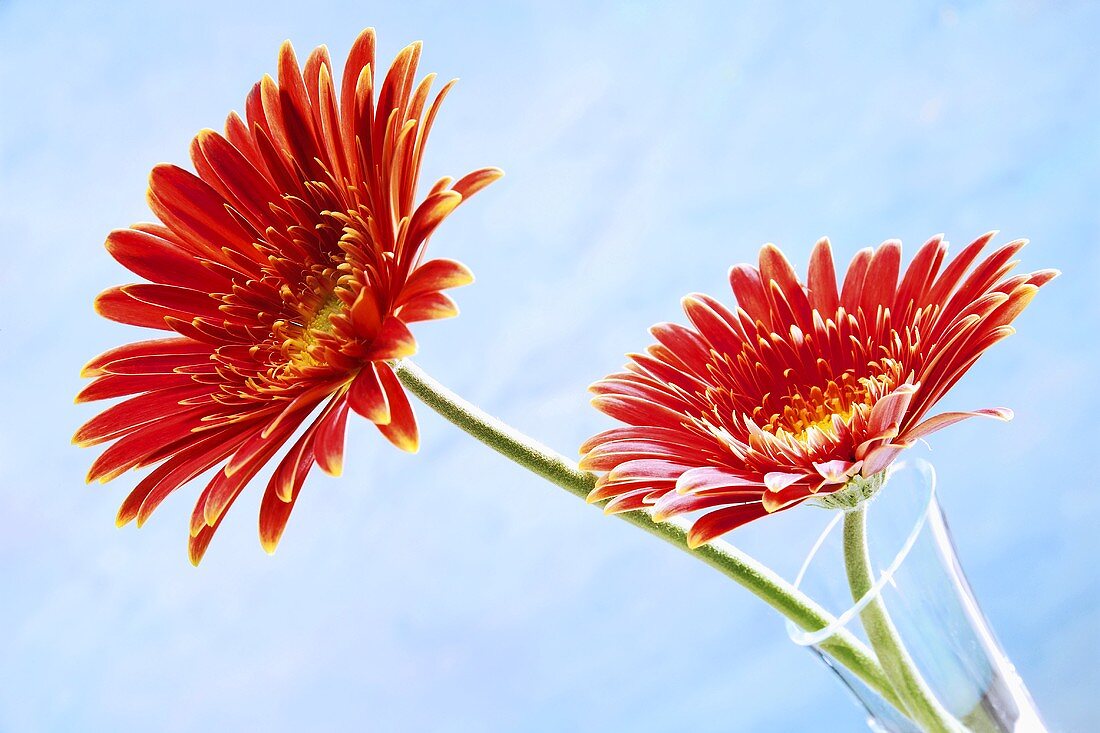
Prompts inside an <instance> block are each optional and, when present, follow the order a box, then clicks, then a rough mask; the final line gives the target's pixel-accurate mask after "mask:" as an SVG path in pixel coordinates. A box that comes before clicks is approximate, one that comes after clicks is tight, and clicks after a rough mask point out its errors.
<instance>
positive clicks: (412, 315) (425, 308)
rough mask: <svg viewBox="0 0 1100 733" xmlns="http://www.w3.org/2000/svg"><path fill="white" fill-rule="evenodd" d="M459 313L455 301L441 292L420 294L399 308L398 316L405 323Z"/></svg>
mask: <svg viewBox="0 0 1100 733" xmlns="http://www.w3.org/2000/svg"><path fill="white" fill-rule="evenodd" d="M457 315H458V306H457V305H455V302H454V301H453V300H451V299H450V298H449V297H448V296H446V295H444V294H443V293H439V292H435V293H424V294H423V295H418V296H416V297H415V298H412V299H411V300H409V301H408V302H407V303H405V304H404V305H403V306H401V307H400V308H398V309H397V316H398V317H399V318H400V319H401V320H402V321H404V322H405V323H413V322H415V321H433V320H436V319H439V318H454V317H455V316H457Z"/></svg>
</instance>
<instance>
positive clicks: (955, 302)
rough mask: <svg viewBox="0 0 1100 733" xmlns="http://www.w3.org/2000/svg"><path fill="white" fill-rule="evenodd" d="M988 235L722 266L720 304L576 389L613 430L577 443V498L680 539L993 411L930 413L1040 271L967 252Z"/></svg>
mask: <svg viewBox="0 0 1100 733" xmlns="http://www.w3.org/2000/svg"><path fill="white" fill-rule="evenodd" d="M992 238H993V234H987V235H985V236H983V237H980V238H979V239H978V240H976V241H975V242H973V243H972V244H970V245H969V246H967V247H966V248H964V249H963V250H962V251H961V252H960V253H959V254H958V255H956V256H955V257H954V258H953V259H951V260H949V261H948V260H947V243H946V242H945V241H944V240H943V238H942V237H934V238H932V239H931V240H929V241H928V242H927V243H926V244H925V245H924V246H923V247H921V248H920V249H919V250H918V251H917V253H916V255H915V256H914V258H913V260H912V262H911V263H910V264H909V265H908V267H907V268H905V269H904V270H903V269H902V267H901V244H900V242H897V241H887V242H885V243H883V244H882V245H880V246H879V247H878V248H876V249H870V248H868V249H864V250H862V251H860V252H859V253H857V254H856V256H855V258H854V259H853V260H852V263H851V264H850V265H849V267H848V270H847V272H846V273H844V277H843V280H842V281H839V282H838V279H837V275H836V272H835V268H834V264H833V257H832V252H831V249H830V246H829V242H828V240H826V239H822V240H821V241H819V242H818V243H817V245H816V247H815V248H814V250H813V254H812V256H811V258H810V264H809V272H808V274H807V278H806V281H805V282H802V281H801V280H799V278H798V277H797V275H796V274H795V271H794V269H793V268H792V267H791V264H790V263H789V262H788V261H787V259H786V257H784V255H783V254H782V252H780V251H779V249H777V248H776V247H775V246H773V245H766V246H765V247H764V248H763V249H762V250H761V252H760V262H759V266H758V267H753V266H751V265H738V266H736V267H734V268H732V269H731V271H730V284H731V286H732V288H733V293H734V296H735V297H736V300H737V307H736V308H735V309H734V310H730V309H729V308H727V307H726V306H724V305H723V304H722V303H720V302H719V301H717V300H715V299H714V298H711V297H709V296H707V295H702V294H694V295H690V296H688V297H686V298H684V300H683V306H684V312H685V313H686V314H687V318H688V321H689V322H690V324H691V325H689V326H683V325H677V324H671V323H666V324H660V325H657V326H654V327H653V329H651V331H652V334H653V336H654V337H655V338H656V340H657V343H656V344H654V345H652V346H650V347H649V348H648V349H647V350H646V351H645V353H640V354H630V355H629V359H630V361H629V363H628V364H627V366H626V368H625V370H624V371H622V372H619V373H617V374H612V375H610V376H608V377H607V378H605V379H603V380H601V381H599V382H597V383H596V384H595V385H593V387H592V391H593V392H594V393H595V395H596V397H595V398H594V399H593V404H594V405H595V407H596V408H597V409H599V410H600V411H602V412H604V413H606V414H607V415H609V416H611V417H613V418H615V419H616V420H619V421H621V422H623V423H625V426H623V427H616V428H613V429H611V430H608V431H606V432H603V433H600V434H599V435H596V436H594V437H593V438H591V439H590V440H589V441H587V442H586V443H585V444H584V445H583V446H582V447H581V452H582V454H584V457H583V459H582V461H581V466H582V467H583V468H586V469H589V470H593V471H599V472H604V473H603V474H602V475H601V476H600V478H599V482H598V484H597V486H596V488H595V489H594V490H593V491H592V493H591V495H590V496H589V500H590V501H607V504H606V509H607V511H609V512H623V511H631V510H637V509H648V510H650V511H651V512H652V514H653V516H654V517H655V518H656V519H658V520H663V519H666V518H669V517H673V516H676V515H680V514H687V513H697V518H696V519H695V521H694V523H693V526H692V529H691V531H690V533H689V538H688V539H689V542H690V543H691V544H692V545H693V546H697V545H699V544H702V543H705V542H707V541H709V540H711V539H714V538H715V537H718V536H719V535H721V534H724V533H725V532H728V531H730V530H732V529H734V528H736V527H738V526H740V525H742V524H744V523H746V522H749V521H752V520H754V519H757V518H760V517H763V516H765V515H767V514H769V513H772V512H776V511H780V510H783V509H787V508H789V507H792V506H795V505H797V504H799V503H801V502H803V501H805V500H806V499H809V498H810V497H813V496H815V495H823V494H828V493H832V492H835V491H837V490H839V489H841V488H843V487H844V486H845V484H847V482H848V481H849V480H850V479H852V478H853V477H856V476H863V477H867V476H872V475H874V474H876V473H878V472H880V471H882V470H883V469H885V468H886V467H887V466H888V465H889V464H890V462H891V461H893V460H894V459H895V458H896V457H897V455H898V453H900V452H901V451H902V450H904V449H905V448H906V447H908V446H910V445H912V444H913V443H914V442H915V441H917V440H919V439H921V438H923V437H924V436H927V435H928V434H930V433H932V432H934V431H936V430H939V429H941V428H944V427H947V426H948V425H951V424H953V423H955V422H958V421H959V420H963V419H965V418H968V417H971V416H978V415H984V416H988V417H994V418H1000V419H1003V420H1007V419H1009V418H1011V412H1010V411H1009V410H1007V409H1004V408H996V409H984V410H975V411H972V412H944V413H940V414H936V415H933V416H930V417H929V416H928V413H929V412H930V410H931V409H932V407H933V406H934V405H935V404H936V403H937V402H938V401H939V400H940V399H941V398H942V397H943V396H944V394H946V393H947V391H948V390H949V389H951V387H952V386H953V385H954V384H955V383H956V382H957V381H958V380H959V378H961V377H962V375H963V374H965V373H966V371H967V370H968V369H970V367H971V366H973V365H974V362H975V361H977V360H978V358H979V357H980V356H981V355H982V354H983V353H984V352H985V351H986V349H988V348H989V347H991V346H992V345H993V344H995V343H997V342H998V341H1000V340H1001V339H1003V338H1005V337H1006V336H1008V335H1010V334H1011V333H1013V328H1012V326H1011V325H1010V324H1011V323H1012V321H1013V320H1014V319H1015V318H1016V316H1018V315H1019V314H1020V312H1021V311H1023V309H1024V308H1025V307H1026V306H1027V304H1028V303H1029V302H1030V301H1031V299H1032V298H1033V297H1034V295H1035V293H1036V291H1037V290H1038V289H1039V287H1040V286H1042V285H1043V284H1044V283H1046V282H1048V281H1050V280H1051V279H1053V278H1054V277H1055V276H1056V275H1057V272H1056V271H1053V270H1044V271H1039V272H1034V273H1029V274H1021V275H1013V274H1012V270H1013V268H1014V266H1015V265H1016V262H1015V261H1014V259H1013V258H1014V257H1015V255H1016V253H1017V252H1018V251H1019V250H1020V248H1021V247H1023V246H1024V244H1025V242H1024V241H1023V240H1018V241H1014V242H1010V243H1008V244H1006V245H1004V246H1003V247H1001V248H999V249H997V250H995V251H994V252H992V253H991V254H988V255H987V256H985V257H984V258H982V257H981V254H982V251H983V250H984V249H985V248H986V246H987V245H988V244H989V242H990V241H991V240H992Z"/></svg>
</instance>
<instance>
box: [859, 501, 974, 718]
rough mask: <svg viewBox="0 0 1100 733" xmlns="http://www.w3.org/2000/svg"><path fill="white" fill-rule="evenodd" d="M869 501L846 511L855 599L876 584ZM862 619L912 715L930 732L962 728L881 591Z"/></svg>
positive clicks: (894, 685) (891, 681)
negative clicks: (935, 691)
mask: <svg viewBox="0 0 1100 733" xmlns="http://www.w3.org/2000/svg"><path fill="white" fill-rule="evenodd" d="M867 505H868V502H866V501H864V502H862V503H861V504H859V505H858V506H857V507H856V508H854V509H850V510H848V511H847V512H846V513H845V514H844V565H845V567H846V569H847V571H848V586H849V588H850V589H851V591H852V600H853V601H855V602H857V603H858V602H859V600H860V599H861V598H863V597H864V596H865V595H867V593H868V592H870V591H871V588H872V586H873V585H874V569H873V567H872V566H871V559H870V557H869V554H868V546H867ZM860 620H861V621H862V622H863V629H864V631H866V632H867V638H868V639H869V640H870V642H871V647H872V648H873V649H874V650H875V654H876V655H877V656H878V659H879V661H880V662H881V663H882V669H883V671H884V672H885V673H886V676H887V678H889V680H890V683H891V684H892V685H893V688H894V689H895V690H896V691H897V693H898V696H899V697H900V698H901V700H902V702H903V704H904V705H905V708H904V709H905V710H908V711H909V712H908V714H909V717H911V718H912V719H913V720H914V721H916V722H917V723H918V724H919V725H920V726H921V727H922V728H923V729H924V730H926V731H929V732H930V733H955V731H961V730H963V728H962V727H961V726H960V725H959V723H958V722H957V721H956V720H955V719H954V718H953V717H951V714H950V713H949V712H947V711H946V710H945V709H944V708H943V706H942V705H940V703H939V701H938V700H937V699H936V696H935V695H934V694H933V693H932V691H931V690H930V689H928V685H927V684H926V683H925V681H924V679H923V678H922V677H921V675H920V672H919V671H918V670H917V667H916V664H915V663H914V662H913V659H912V657H910V656H909V652H907V651H906V649H905V645H904V644H903V643H902V640H901V636H900V635H899V634H898V630H897V628H895V626H894V623H893V621H891V620H890V615H889V614H888V613H887V612H886V604H884V603H883V601H882V597H881V595H876V596H875V597H874V598H873V599H871V601H870V602H869V603H868V604H867V605H866V606H864V607H863V610H862V611H861V612H860Z"/></svg>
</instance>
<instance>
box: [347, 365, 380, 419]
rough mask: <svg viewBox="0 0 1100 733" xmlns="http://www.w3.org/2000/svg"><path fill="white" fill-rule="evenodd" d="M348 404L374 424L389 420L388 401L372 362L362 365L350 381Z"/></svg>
mask: <svg viewBox="0 0 1100 733" xmlns="http://www.w3.org/2000/svg"><path fill="white" fill-rule="evenodd" d="M348 404H349V405H350V406H351V409H353V410H355V411H356V412H358V413H359V414H360V415H362V416H363V417H365V418H366V419H368V420H370V421H371V422H372V423H374V424H375V425H386V424H387V423H389V422H390V403H389V402H388V401H387V399H386V391H385V389H383V388H382V382H381V380H380V379H379V378H378V371H377V368H376V367H375V366H374V364H367V365H366V366H364V367H363V368H362V369H360V370H359V374H357V375H356V377H355V379H353V380H352V381H351V386H350V387H349V388H348Z"/></svg>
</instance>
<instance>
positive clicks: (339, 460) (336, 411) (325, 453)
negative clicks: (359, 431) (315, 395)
mask: <svg viewBox="0 0 1100 733" xmlns="http://www.w3.org/2000/svg"><path fill="white" fill-rule="evenodd" d="M333 399H334V402H333V405H334V406H333V407H332V409H330V410H327V411H326V414H325V415H324V416H322V418H321V420H320V424H319V425H318V426H317V438H316V440H315V441H314V443H313V450H314V452H315V453H316V460H317V465H318V466H319V467H320V468H321V470H322V471H324V472H325V473H327V474H328V475H330V476H339V475H340V474H341V473H342V472H343V470H344V433H345V429H346V428H347V423H348V401H347V399H346V397H345V396H344V395H336V396H335V397H334V398H333Z"/></svg>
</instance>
